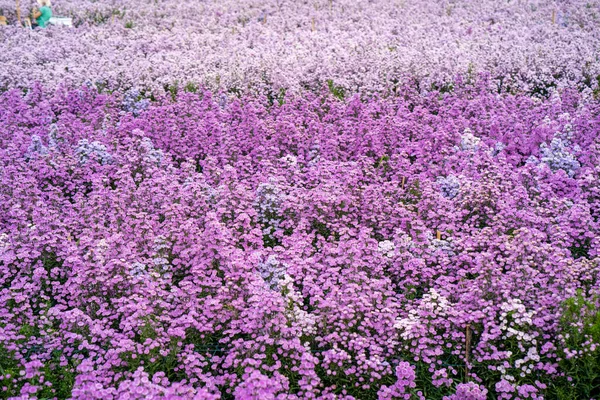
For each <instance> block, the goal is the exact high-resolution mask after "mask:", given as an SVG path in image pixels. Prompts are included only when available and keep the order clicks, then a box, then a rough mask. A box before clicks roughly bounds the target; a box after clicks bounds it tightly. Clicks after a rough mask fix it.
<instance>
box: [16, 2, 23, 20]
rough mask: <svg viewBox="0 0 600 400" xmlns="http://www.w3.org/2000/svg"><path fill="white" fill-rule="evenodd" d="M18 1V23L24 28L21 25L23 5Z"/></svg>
mask: <svg viewBox="0 0 600 400" xmlns="http://www.w3.org/2000/svg"><path fill="white" fill-rule="evenodd" d="M15 1H16V6H17V21H18V23H19V26H22V24H21V5H20V4H19V0H15Z"/></svg>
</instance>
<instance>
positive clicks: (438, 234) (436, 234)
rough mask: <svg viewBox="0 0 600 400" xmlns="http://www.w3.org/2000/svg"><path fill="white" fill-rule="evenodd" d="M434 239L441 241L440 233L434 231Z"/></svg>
mask: <svg viewBox="0 0 600 400" xmlns="http://www.w3.org/2000/svg"><path fill="white" fill-rule="evenodd" d="M435 237H436V238H437V240H442V232H440V231H438V230H436V231H435Z"/></svg>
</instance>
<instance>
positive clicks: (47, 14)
mask: <svg viewBox="0 0 600 400" xmlns="http://www.w3.org/2000/svg"><path fill="white" fill-rule="evenodd" d="M40 12H41V13H42V15H40V16H39V17H37V19H36V20H35V22H37V24H38V26H39V27H40V28H45V27H46V26H47V25H48V20H50V18H51V17H52V10H51V9H50V7H46V6H44V7H42V8H40Z"/></svg>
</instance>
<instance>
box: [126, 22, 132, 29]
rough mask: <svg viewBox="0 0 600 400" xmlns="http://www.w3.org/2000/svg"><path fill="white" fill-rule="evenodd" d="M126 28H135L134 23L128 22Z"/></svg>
mask: <svg viewBox="0 0 600 400" xmlns="http://www.w3.org/2000/svg"><path fill="white" fill-rule="evenodd" d="M125 28H126V29H132V28H133V21H127V22H125Z"/></svg>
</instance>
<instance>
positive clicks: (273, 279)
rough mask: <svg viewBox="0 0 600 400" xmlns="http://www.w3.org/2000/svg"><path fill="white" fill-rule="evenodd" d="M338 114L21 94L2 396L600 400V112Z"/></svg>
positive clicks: (273, 105) (379, 109) (511, 108)
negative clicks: (598, 397) (595, 399)
mask: <svg viewBox="0 0 600 400" xmlns="http://www.w3.org/2000/svg"><path fill="white" fill-rule="evenodd" d="M50 32H51V33H52V34H56V32H53V31H50ZM333 89H335V88H333ZM333 92H334V94H336V91H335V90H333ZM334 94H331V93H328V92H321V93H318V94H305V95H304V96H302V97H295V96H286V97H283V98H281V99H280V101H272V99H271V101H270V100H269V99H268V98H266V97H242V98H241V99H239V100H232V99H230V98H228V97H221V96H220V95H213V94H211V92H209V91H200V93H197V94H191V93H180V94H179V95H177V96H176V97H175V98H174V99H172V98H171V97H170V96H167V97H164V98H162V97H161V98H157V99H155V101H154V102H151V101H148V99H143V98H142V97H141V95H139V94H135V95H132V94H131V93H128V94H116V93H115V94H112V95H110V96H108V95H101V94H98V93H97V91H96V90H92V89H90V88H83V89H79V90H73V91H67V90H59V91H58V92H56V93H55V94H53V95H46V94H44V93H43V90H42V89H41V88H40V87H36V88H34V89H33V90H30V91H29V92H28V93H27V94H26V95H25V96H23V95H22V94H21V92H19V91H16V90H11V91H8V92H6V93H4V94H2V95H1V96H0V163H1V164H0V165H1V169H0V366H1V367H2V369H1V370H0V393H2V396H18V395H21V396H22V398H27V397H28V396H37V397H38V398H52V397H59V398H63V397H68V396H73V397H75V398H82V399H91V398H99V399H100V398H102V399H107V398H126V397H127V396H128V397H129V398H140V399H142V398H163V397H164V398H192V397H195V398H209V399H210V398H215V399H216V398H238V399H248V398H256V399H274V398H288V399H293V398H298V399H300V398H302V399H303V398H323V399H327V398H329V399H333V398H339V399H341V398H360V399H369V398H381V399H391V398H421V399H423V398H425V399H436V398H438V399H441V398H445V399H484V398H486V396H489V397H491V398H542V397H546V398H590V397H592V393H594V392H593V391H594V390H596V389H594V388H593V386H594V385H597V384H598V380H597V379H598V378H597V373H598V371H599V369H600V366H599V364H598V361H597V358H598V355H599V348H598V345H599V343H600V322H598V320H599V319H600V318H599V317H598V314H597V311H596V309H597V308H596V307H597V306H598V297H597V294H598V291H599V289H600V288H599V281H598V273H599V271H600V270H599V268H598V260H599V259H598V256H599V250H600V239H599V233H600V232H599V228H600V226H599V223H598V217H599V216H600V179H599V178H600V164H599V162H598V161H599V157H600V139H599V133H600V125H599V123H600V119H599V113H598V111H599V106H598V103H597V102H595V101H593V100H591V99H590V98H589V97H587V96H586V95H585V93H584V94H582V93H580V92H578V91H577V90H564V91H562V92H561V93H558V92H553V93H551V94H550V96H549V97H548V99H547V100H539V99H535V98H532V97H530V96H526V95H508V94H505V95H498V94H492V93H490V92H489V91H488V90H487V88H486V87H484V88H476V87H464V88H457V89H455V91H454V93H453V94H452V95H448V94H441V93H439V92H431V93H429V94H425V95H424V94H423V93H420V92H418V91H415V90H414V89H411V87H410V86H401V87H399V88H398V97H395V98H388V99H378V98H371V99H368V100H364V99H363V100H361V99H359V98H358V97H353V98H350V99H347V101H340V100H339V99H338V98H337V97H336V96H335V95H334ZM594 318H595V320H594ZM594 324H596V325H594ZM586 374H587V375H586ZM596 393H597V392H596ZM569 396H571V397H569ZM573 396H574V397H573ZM586 396H587V397H586Z"/></svg>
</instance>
